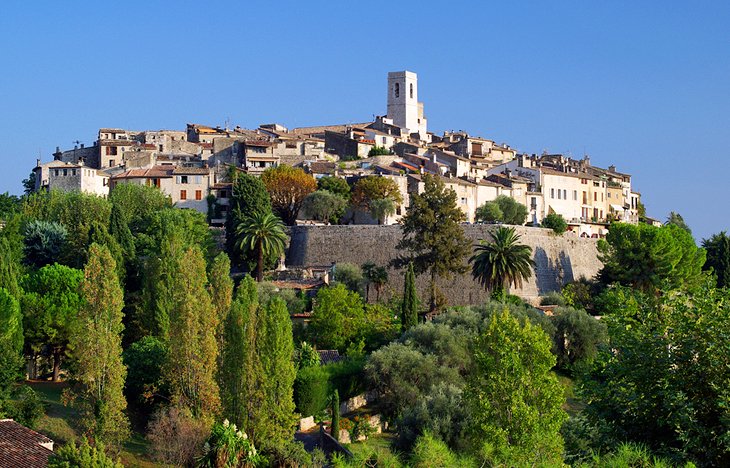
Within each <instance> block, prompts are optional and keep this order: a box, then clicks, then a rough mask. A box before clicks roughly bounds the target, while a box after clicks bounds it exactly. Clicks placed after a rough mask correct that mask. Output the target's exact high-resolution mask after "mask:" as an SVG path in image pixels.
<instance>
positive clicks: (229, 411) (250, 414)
mask: <svg viewBox="0 0 730 468" xmlns="http://www.w3.org/2000/svg"><path fill="white" fill-rule="evenodd" d="M258 309H259V304H258V294H257V292H256V282H255V281H254V280H253V278H252V277H251V276H246V277H245V278H244V279H243V281H242V282H241V284H240V285H239V286H238V289H237V290H236V297H235V299H234V300H233V303H232V304H231V309H230V312H229V314H228V316H227V317H226V321H225V326H224V340H223V349H222V358H221V367H220V372H219V382H220V387H221V396H222V401H223V410H224V415H225V417H227V418H228V419H230V420H231V421H232V422H233V423H235V424H236V425H238V427H240V428H241V429H242V430H244V431H245V432H246V433H247V434H248V435H249V436H251V438H252V439H253V441H254V443H257V440H258V439H259V431H258V427H259V426H260V420H261V411H262V408H263V405H264V389H263V386H262V382H263V378H262V376H263V368H262V365H261V356H260V355H259V352H258V351H259V350H258V348H257V343H256V341H257V339H258V330H259V328H260V324H259V316H258Z"/></svg>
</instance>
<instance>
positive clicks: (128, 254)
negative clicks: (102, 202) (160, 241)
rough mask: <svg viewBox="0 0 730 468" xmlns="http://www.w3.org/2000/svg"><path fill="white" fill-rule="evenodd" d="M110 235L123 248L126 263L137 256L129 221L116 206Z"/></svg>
mask: <svg viewBox="0 0 730 468" xmlns="http://www.w3.org/2000/svg"><path fill="white" fill-rule="evenodd" d="M109 233H110V234H111V235H112V236H114V238H115V239H116V240H117V243H118V244H119V246H120V247H121V248H122V251H123V252H124V258H125V259H126V261H127V262H129V261H130V260H132V259H133V258H134V257H135V256H136V248H135V246H134V237H133V236H132V231H131V230H130V229H129V220H127V219H126V218H125V216H124V212H123V211H122V209H121V208H120V207H119V205H116V204H114V205H112V213H111V216H110V217H109Z"/></svg>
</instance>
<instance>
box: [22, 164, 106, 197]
mask: <svg viewBox="0 0 730 468" xmlns="http://www.w3.org/2000/svg"><path fill="white" fill-rule="evenodd" d="M33 172H34V173H35V177H36V182H35V187H36V191H39V190H61V191H64V192H72V191H78V192H84V193H90V194H94V195H99V196H101V197H105V196H107V195H108V194H109V179H110V174H109V173H108V172H107V171H104V170H100V169H94V168H92V167H88V166H84V165H83V164H74V163H70V162H64V161H51V162H47V163H45V164H41V163H40V161H38V164H37V166H36V167H35V169H33Z"/></svg>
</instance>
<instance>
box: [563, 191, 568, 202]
mask: <svg viewBox="0 0 730 468" xmlns="http://www.w3.org/2000/svg"><path fill="white" fill-rule="evenodd" d="M567 199H568V191H567V190H565V189H563V200H567Z"/></svg>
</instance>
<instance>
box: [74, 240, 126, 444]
mask: <svg viewBox="0 0 730 468" xmlns="http://www.w3.org/2000/svg"><path fill="white" fill-rule="evenodd" d="M115 271H116V264H115V262H114V258H113V257H112V255H111V253H110V252H109V249H108V248H107V247H106V246H103V245H99V244H92V245H91V247H90V248H89V260H88V262H87V264H86V268H84V280H83V281H82V283H81V288H80V289H81V295H82V298H83V300H84V301H83V306H82V308H81V310H80V311H79V315H78V321H77V328H76V330H75V333H73V334H72V335H71V338H70V344H71V346H70V347H71V349H73V350H74V355H75V357H76V362H77V365H76V368H75V371H74V379H75V380H76V381H77V382H78V385H77V386H75V387H74V389H73V391H72V395H73V401H74V403H75V404H76V405H77V406H78V407H79V409H80V410H81V415H82V417H81V425H82V426H83V427H84V429H85V431H86V432H88V433H90V434H92V435H93V437H94V439H95V440H99V441H101V442H103V443H105V444H106V445H108V446H111V447H114V448H118V447H119V446H120V445H121V444H122V442H124V440H126V439H127V436H128V435H129V421H128V420H127V416H126V415H125V409H126V408H127V401H126V400H125V398H124V394H123V389H124V380H125V378H126V375H127V368H126V366H125V365H124V363H123V362H122V337H121V333H122V330H123V329H124V325H122V315H123V314H122V307H123V306H124V302H123V299H122V288H121V286H120V284H119V278H117V275H116V273H115Z"/></svg>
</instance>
